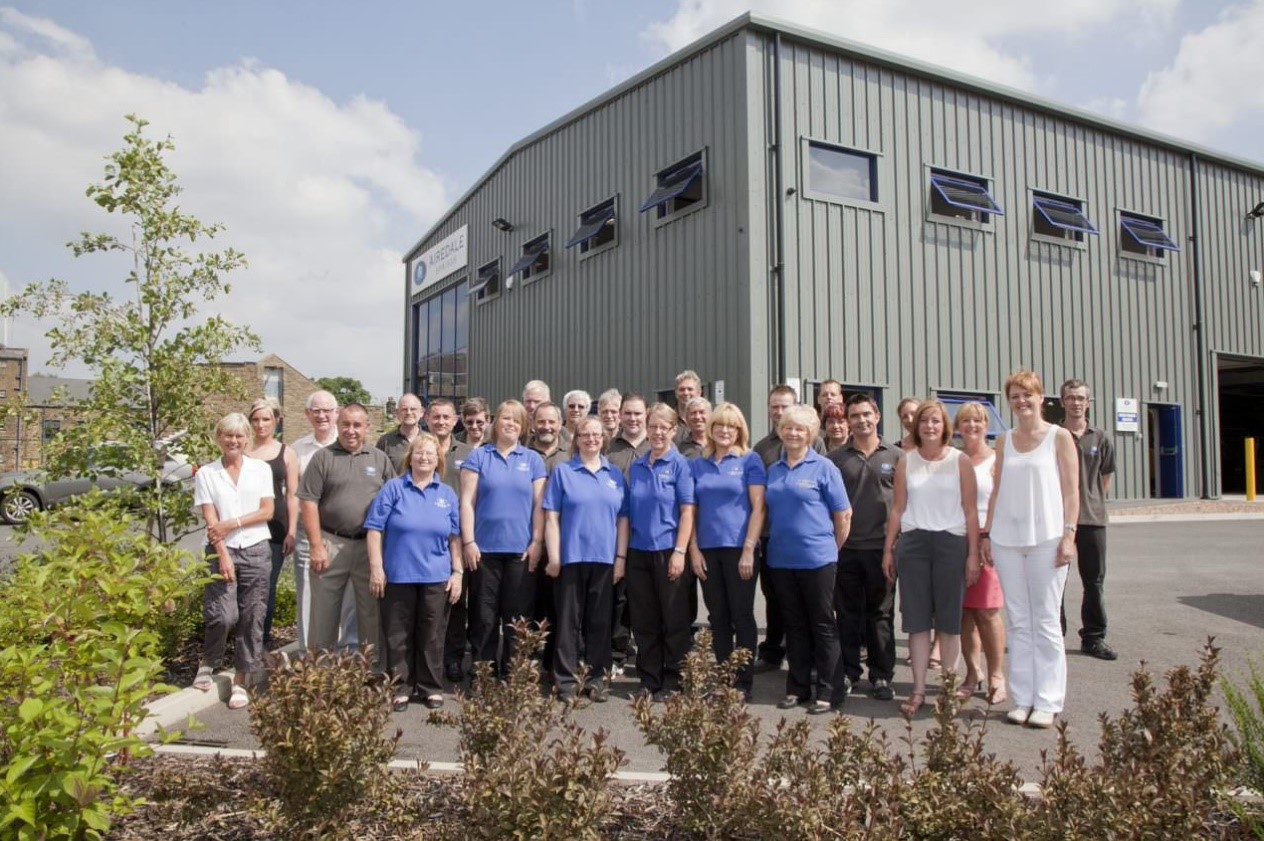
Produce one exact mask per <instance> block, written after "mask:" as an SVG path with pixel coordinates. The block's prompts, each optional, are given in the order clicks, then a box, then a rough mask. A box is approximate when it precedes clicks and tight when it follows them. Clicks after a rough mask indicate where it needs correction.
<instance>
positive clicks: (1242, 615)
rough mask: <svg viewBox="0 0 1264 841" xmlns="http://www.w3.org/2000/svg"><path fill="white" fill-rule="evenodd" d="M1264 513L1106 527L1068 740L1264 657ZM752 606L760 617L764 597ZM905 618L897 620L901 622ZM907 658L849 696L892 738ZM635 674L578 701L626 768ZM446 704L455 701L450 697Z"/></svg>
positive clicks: (1024, 749)
mask: <svg viewBox="0 0 1264 841" xmlns="http://www.w3.org/2000/svg"><path fill="white" fill-rule="evenodd" d="M1262 543H1264V520H1260V519H1252V520H1214V521H1206V520H1202V521H1188V522H1170V521H1160V522H1136V523H1122V524H1115V525H1112V526H1111V527H1110V531H1109V547H1108V559H1109V560H1108V564H1109V565H1108V572H1107V578H1106V604H1107V609H1108V612H1109V619H1110V630H1109V634H1108V640H1109V642H1110V644H1111V645H1112V646H1114V648H1115V649H1116V650H1117V651H1118V652H1119V655H1120V657H1119V660H1117V661H1115V662H1104V661H1101V660H1096V659H1093V658H1090V657H1086V656H1084V655H1082V654H1080V653H1079V641H1078V636H1077V634H1076V631H1077V629H1078V627H1079V623H1078V613H1079V603H1080V593H1081V588H1080V583H1079V579H1078V576H1077V574H1076V573H1075V571H1074V570H1072V572H1071V575H1070V577H1069V579H1068V585H1067V592H1066V604H1067V607H1068V614H1069V617H1068V618H1069V622H1070V629H1069V633H1068V636H1067V640H1068V646H1067V650H1068V654H1067V664H1068V692H1067V707H1066V710H1065V712H1064V716H1063V717H1064V718H1065V720H1066V721H1067V723H1068V728H1069V734H1070V738H1071V740H1072V742H1073V743H1075V744H1076V745H1077V746H1078V747H1079V749H1080V750H1081V751H1082V752H1084V753H1085V754H1086V755H1087V756H1089V757H1093V756H1096V746H1097V742H1098V737H1099V735H1100V727H1099V724H1098V716H1099V714H1100V713H1103V712H1104V713H1107V714H1109V715H1112V716H1113V715H1117V714H1118V713H1119V712H1121V711H1122V710H1124V709H1125V708H1127V707H1128V706H1129V704H1130V696H1129V692H1130V689H1129V678H1130V675H1131V672H1132V671H1133V670H1134V669H1135V668H1137V667H1138V665H1139V664H1140V663H1141V662H1142V661H1144V662H1145V664H1146V667H1147V668H1149V669H1150V670H1152V671H1154V672H1156V673H1159V674H1161V673H1163V672H1164V671H1166V670H1168V669H1170V668H1173V667H1175V666H1178V665H1182V664H1189V665H1193V664H1195V663H1196V662H1197V659H1198V655H1199V651H1200V649H1201V647H1202V644H1203V642H1204V641H1205V640H1206V639H1207V637H1208V636H1214V637H1215V638H1216V644H1217V645H1218V646H1220V647H1221V648H1222V667H1223V672H1224V674H1226V675H1227V676H1228V677H1229V678H1230V679H1232V680H1235V681H1236V682H1238V683H1242V682H1243V680H1244V677H1245V675H1246V669H1247V658H1248V656H1250V657H1252V658H1254V659H1255V661H1256V663H1257V664H1259V665H1261V666H1264V657H1261V654H1262V653H1264V645H1262V643H1264V555H1262V554H1261V551H1260V547H1261V544H1262ZM756 611H757V612H756V615H757V616H759V617H762V616H763V604H762V599H761V601H760V603H759V604H758V605H757V607H756ZM898 621H899V620H898V616H897V629H898ZM898 639H899V642H898V645H899V652H898V653H899V663H900V665H899V666H898V667H897V670H896V679H895V682H894V687H895V691H896V700H895V701H888V702H883V701H875V700H872V699H870V698H869V697H867V695H866V694H865V693H866V692H867V689H868V683H867V681H861V683H860V685H859V687H858V691H857V693H856V694H854V695H853V696H852V697H851V698H850V699H849V700H848V702H847V715H849V716H850V717H851V719H852V724H853V726H855V727H862V726H864V724H865V723H866V722H867V720H868V719H871V718H872V719H873V720H874V721H875V722H877V724H878V725H879V726H880V727H882V728H883V729H884V730H886V732H887V733H888V735H889V737H890V740H891V743H892V745H898V744H899V743H900V739H901V738H902V737H904V736H905V734H906V724H905V721H904V719H903V718H902V717H901V715H900V712H899V708H898V704H899V701H900V700H902V699H903V698H904V697H906V696H907V694H908V692H909V690H910V688H911V677H912V676H911V674H910V671H909V668H908V667H907V666H905V665H904V664H903V661H904V656H905V654H906V648H905V644H904V639H903V637H902V636H900V637H899V638H898ZM784 680H785V673H784V672H782V673H780V674H778V673H768V674H763V675H759V676H757V678H756V683H755V693H754V699H753V703H752V704H751V707H750V709H751V710H752V711H753V712H754V713H755V715H757V716H758V717H759V719H760V720H761V722H762V723H763V732H764V733H771V732H772V731H773V730H774V729H775V727H776V723H777V722H778V721H779V720H780V719H781V718H782V717H787V718H798V717H803V716H805V713H803V712H802V711H801V710H795V711H791V712H789V713H786V712H783V711H780V710H778V709H776V707H775V703H776V701H777V700H779V699H780V698H781V697H782V695H783V694H784V691H785V686H784ZM635 686H636V683H635V678H632V677H629V678H624V679H621V680H616V681H615V683H614V686H613V693H612V699H611V701H610V703H607V704H602V705H591V706H588V707H586V708H583V709H580V710H579V711H578V713H577V716H576V719H577V721H578V722H579V723H580V724H582V725H583V726H585V727H587V728H590V729H593V728H597V727H603V728H605V729H606V730H607V731H608V732H609V733H610V735H611V739H612V741H613V743H614V744H615V745H617V746H618V747H620V748H622V749H623V750H624V751H625V752H626V754H627V763H626V765H625V766H624V769H623V770H625V771H633V772H654V771H661V770H662V758H661V756H660V755H659V753H658V752H657V750H656V749H654V748H651V747H648V746H646V745H645V744H644V741H643V740H642V738H641V736H640V733H639V731H638V730H637V728H636V725H635V723H634V720H633V717H632V714H631V711H630V708H629V707H630V705H629V702H628V701H626V700H624V696H625V695H626V693H627V691H628V690H631V689H633V688H634V687H635ZM982 707H983V705H982V702H980V701H976V702H975V703H974V704H973V705H972V707H971V708H970V709H969V710H967V711H966V712H965V713H963V716H967V717H969V718H970V719H971V720H984V717H983V713H982ZM447 708H448V709H449V710H454V709H455V708H456V707H455V704H454V703H453V701H452V700H451V697H450V696H449V700H448V704H447ZM924 709H925V710H926V711H924V712H923V713H922V714H921V715H920V716H918V718H917V719H916V720H915V721H914V722H913V724H912V732H913V734H914V735H915V736H916V735H920V734H924V733H925V732H926V731H927V730H928V729H929V728H930V724H931V720H930V713H929V704H928V706H927V708H924ZM1003 712H1004V710H997V711H994V712H993V715H992V716H991V717H989V718H986V726H987V734H986V744H987V746H988V749H989V750H991V751H993V752H995V753H996V754H997V755H998V756H1000V757H1002V758H1004V759H1008V760H1010V761H1012V762H1014V763H1015V765H1016V766H1017V767H1018V768H1019V770H1020V772H1021V774H1022V776H1023V777H1024V778H1025V779H1027V780H1028V781H1032V782H1037V781H1038V780H1039V768H1040V765H1041V753H1042V752H1044V751H1049V752H1050V753H1052V750H1053V749H1054V747H1055V744H1056V733H1055V731H1053V730H1046V731H1038V730H1029V729H1026V728H1021V727H1015V726H1013V725H1008V724H1006V723H1004V722H1003V720H1002V718H1001V715H1002V714H1003ZM426 717H427V711H426V710H424V709H422V708H420V707H419V706H418V705H413V706H412V707H410V709H409V710H408V711H407V712H406V713H400V714H395V715H393V716H392V718H391V721H390V723H389V725H388V726H389V728H390V730H391V732H393V731H394V729H395V728H397V727H398V728H401V729H402V730H403V738H402V740H401V741H400V744H399V750H398V753H397V758H398V759H403V760H418V759H420V760H427V761H432V762H456V761H458V760H459V757H458V755H457V735H456V732H455V731H454V730H451V729H445V728H441V727H436V726H432V725H430V724H428V723H427V722H426ZM195 718H196V720H197V721H198V722H200V723H201V725H203V726H202V727H201V728H200V729H197V730H195V731H192V732H190V733H189V734H188V739H189V740H190V741H191V742H194V743H198V744H205V745H209V746H216V747H224V748H245V749H251V748H257V747H258V742H257V741H256V740H255V739H254V737H253V735H252V734H251V732H250V719H249V715H248V713H246V712H234V711H229V710H228V709H227V708H226V707H225V706H224V705H223V704H213V705H212V706H210V707H209V708H207V709H205V710H202V711H201V712H199V713H197V714H196V716H195ZM807 718H808V720H809V721H811V725H812V727H813V728H814V729H816V730H817V731H818V732H821V733H824V731H825V727H826V721H827V719H828V718H829V717H828V716H807Z"/></svg>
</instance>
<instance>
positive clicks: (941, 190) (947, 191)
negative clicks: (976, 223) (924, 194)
mask: <svg viewBox="0 0 1264 841" xmlns="http://www.w3.org/2000/svg"><path fill="white" fill-rule="evenodd" d="M930 184H931V186H932V187H934V188H935V192H936V193H938V194H939V196H940V198H942V199H943V200H944V202H945V203H946V204H949V205H951V206H952V207H959V208H961V209H963V210H972V211H977V212H979V213H988V214H995V215H997V216H1004V215H1005V211H1004V210H1002V209H1001V206H1000V205H999V204H997V203H996V199H994V198H992V194H991V193H990V192H988V188H987V187H985V186H984V185H982V184H979V183H977V182H975V181H967V180H965V179H963V178H953V177H952V176H950V175H940V174H939V173H934V174H932V175H931V177H930Z"/></svg>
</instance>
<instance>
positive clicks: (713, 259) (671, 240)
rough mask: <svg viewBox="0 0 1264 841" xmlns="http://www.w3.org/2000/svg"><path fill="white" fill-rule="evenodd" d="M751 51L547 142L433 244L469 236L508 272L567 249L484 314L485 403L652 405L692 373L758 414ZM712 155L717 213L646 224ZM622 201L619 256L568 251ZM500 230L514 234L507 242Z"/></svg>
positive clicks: (685, 66) (703, 60)
mask: <svg viewBox="0 0 1264 841" xmlns="http://www.w3.org/2000/svg"><path fill="white" fill-rule="evenodd" d="M745 43H746V42H745V35H744V33H736V34H735V35H734V36H733V37H731V38H729V39H727V40H723V41H720V42H718V43H716V44H715V45H714V46H712V47H711V48H710V49H707V50H705V51H703V52H701V53H698V54H695V55H693V56H691V57H689V58H688V59H687V60H685V61H683V62H682V63H680V64H677V65H675V66H673V67H670V68H668V69H666V70H665V71H664V72H663V73H661V74H658V75H656V76H653V77H652V78H649V79H647V80H645V81H644V82H643V83H642V84H640V85H638V86H636V87H633V88H631V89H629V90H627V91H625V92H624V93H622V94H621V95H619V96H618V97H615V98H613V99H611V100H607V101H605V102H603V103H601V104H600V105H599V106H598V107H596V108H595V109H593V110H591V111H589V112H587V113H585V114H583V115H581V116H579V117H577V118H576V119H574V120H572V121H570V122H567V123H564V124H562V125H559V126H558V127H557V128H556V129H555V130H553V131H551V132H549V133H546V134H544V135H543V136H540V137H538V138H536V139H535V140H533V141H532V142H530V143H529V144H527V145H526V146H525V147H524V148H521V149H519V150H518V151H517V152H515V153H514V154H512V155H510V156H509V157H508V158H507V159H506V160H505V161H504V163H503V164H502V165H501V166H499V167H498V168H497V169H496V170H495V171H494V172H493V173H491V174H490V175H489V176H488V177H487V179H486V180H485V181H484V182H483V183H482V184H480V185H479V187H478V188H477V189H475V190H473V191H472V192H471V193H470V194H469V195H468V196H467V197H466V200H465V201H464V202H463V203H462V204H461V205H460V206H459V207H458V208H457V209H456V211H455V212H454V213H452V214H451V216H450V217H449V218H448V219H447V220H446V222H445V224H444V225H443V226H442V227H441V228H440V229H438V230H436V231H434V232H432V234H431V236H430V237H428V238H427V240H426V241H425V242H424V243H422V246H421V247H427V246H428V244H429V243H431V242H437V241H438V240H439V239H441V238H442V237H443V236H444V235H446V234H447V233H449V232H450V231H452V230H455V229H456V228H458V227H459V226H460V225H463V224H468V225H469V230H470V234H469V248H470V260H469V262H470V266H471V267H472V268H475V267H477V266H480V265H483V264H485V263H486V262H488V261H490V260H494V259H500V260H501V261H502V267H503V268H505V269H507V268H508V267H509V266H510V265H512V264H513V262H514V261H515V260H516V259H517V258H518V257H519V255H520V254H521V253H522V246H523V244H524V243H525V242H527V241H528V240H530V239H532V238H534V237H537V236H539V235H540V234H542V233H545V232H550V233H551V235H552V250H551V261H552V265H551V269H550V271H549V272H548V273H546V274H543V275H542V276H540V278H539V279H538V280H537V279H531V280H528V281H526V282H523V281H522V280H521V279H520V278H515V279H514V281H513V285H512V288H510V289H506V290H505V291H503V292H502V293H501V294H500V295H499V296H498V297H495V298H493V299H490V300H487V301H484V302H481V303H477V304H472V306H471V317H470V322H471V323H470V347H471V350H470V393H471V394H479V395H483V396H486V397H487V398H489V399H490V400H491V401H492V403H493V405H495V402H496V401H499V400H501V399H504V398H507V397H517V396H518V395H519V394H520V393H521V390H522V385H523V383H525V382H526V381H528V380H530V379H543V380H545V381H547V382H548V383H550V385H551V386H552V391H553V398H554V400H555V401H559V402H560V400H561V398H562V396H563V394H564V393H565V392H566V391H567V390H569V389H572V388H583V389H585V390H587V391H588V392H590V393H591V394H592V395H593V397H594V398H595V397H596V396H597V395H598V394H599V393H600V392H601V391H603V390H605V389H606V388H609V387H616V388H619V389H620V390H621V391H627V390H629V389H635V390H639V391H644V392H646V393H647V396H649V397H650V398H651V400H652V399H653V394H652V392H653V391H655V390H659V389H670V388H671V387H672V386H673V383H674V378H675V375H676V373H677V372H679V371H680V370H682V369H684V368H693V369H695V370H697V371H698V372H699V373H700V374H701V376H702V378H703V380H704V381H705V382H707V383H711V382H714V381H715V380H717V379H723V380H724V381H725V384H726V397H727V398H728V399H729V400H734V401H738V402H740V403H741V405H743V406H746V405H749V401H750V385H749V382H750V380H749V371H750V370H751V367H752V366H751V358H750V357H751V352H752V351H751V348H752V342H751V336H750V324H751V313H750V298H749V289H748V283H747V278H748V277H749V268H748V261H749V250H748V246H747V242H746V239H747V225H746V217H747V215H748V206H747V193H748V189H747V188H748V167H747V159H746V155H747V150H746V143H747V133H746V125H745V120H746V107H745V97H746V93H745V82H746V64H745ZM700 150H701V151H703V153H704V155H705V156H706V171H705V176H704V178H705V185H706V186H705V189H706V203H705V206H704V207H701V208H700V209H696V210H693V211H692V212H689V213H686V214H682V215H680V216H679V217H678V218H674V219H672V220H670V221H664V222H659V221H657V220H656V218H655V213H654V211H652V210H651V211H649V212H646V213H639V212H638V208H639V206H640V204H641V202H642V201H643V200H644V199H645V198H646V197H647V196H648V195H649V194H650V193H651V192H652V191H653V189H654V187H655V175H656V173H657V172H659V171H660V170H662V169H664V168H666V167H668V166H670V165H672V164H674V163H676V162H678V161H680V160H681V159H683V158H685V157H687V156H689V155H691V154H693V153H696V152H698V151H700ZM611 197H616V199H617V202H618V243H617V245H615V246H614V247H612V248H609V249H607V250H600V251H597V250H594V252H593V253H592V254H590V255H584V256H581V254H580V253H579V252H580V248H579V247H578V246H577V247H575V248H570V249H567V248H564V247H563V246H564V244H565V242H566V241H567V240H568V239H569V238H570V236H571V235H572V234H573V233H574V231H575V230H576V228H577V227H578V217H579V214H580V213H581V212H582V211H584V210H586V209H588V208H590V207H592V206H593V205H595V204H598V203H600V202H602V201H604V200H606V199H609V198H611ZM498 217H499V218H504V219H506V220H508V221H509V222H511V223H512V224H513V226H514V230H513V231H511V232H508V233H504V232H501V231H498V230H495V229H493V228H492V226H491V224H490V223H491V220H493V219H496V218H498Z"/></svg>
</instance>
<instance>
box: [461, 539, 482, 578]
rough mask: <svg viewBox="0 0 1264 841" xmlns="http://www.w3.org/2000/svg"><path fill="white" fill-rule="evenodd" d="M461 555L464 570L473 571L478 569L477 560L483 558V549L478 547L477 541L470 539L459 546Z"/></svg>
mask: <svg viewBox="0 0 1264 841" xmlns="http://www.w3.org/2000/svg"><path fill="white" fill-rule="evenodd" d="M461 556H462V557H463V558H464V559H465V571H466V572H474V570H476V569H478V562H479V561H481V560H482V559H483V550H481V549H479V548H478V542H477V541H474V540H471V541H470V542H469V543H467V544H465V545H464V546H462V547H461Z"/></svg>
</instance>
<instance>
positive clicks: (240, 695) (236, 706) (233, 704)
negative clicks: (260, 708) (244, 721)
mask: <svg viewBox="0 0 1264 841" xmlns="http://www.w3.org/2000/svg"><path fill="white" fill-rule="evenodd" d="M248 706H250V693H249V692H247V691H246V687H244V686H242V685H241V684H240V683H234V684H233V692H232V694H231V695H229V696H228V708H229V709H230V710H244V709H245V708H246V707H248Z"/></svg>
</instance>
